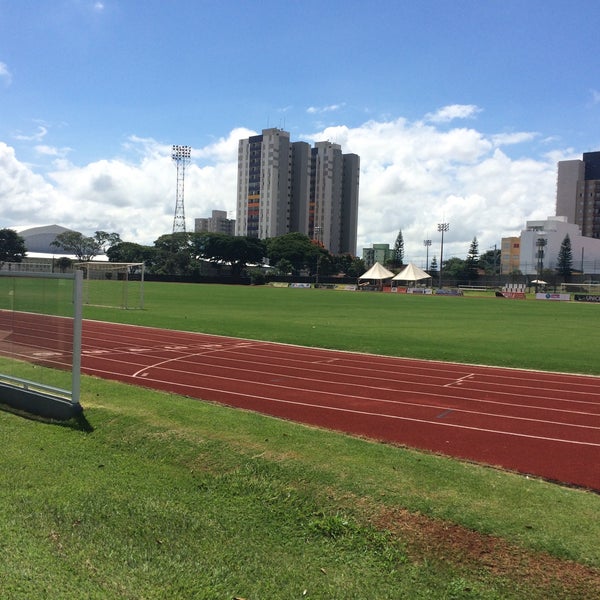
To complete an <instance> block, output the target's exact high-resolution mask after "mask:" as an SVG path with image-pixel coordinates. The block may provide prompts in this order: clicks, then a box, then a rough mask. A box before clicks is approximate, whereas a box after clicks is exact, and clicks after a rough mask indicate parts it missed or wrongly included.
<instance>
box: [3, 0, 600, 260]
mask: <svg viewBox="0 0 600 600" xmlns="http://www.w3.org/2000/svg"><path fill="white" fill-rule="evenodd" d="M598 31H600V4H599V3H598V2H597V0H543V1H542V0H452V1H450V0H413V1H412V2H408V1H405V0H373V1H372V2H368V3H366V2H359V1H357V0H343V1H342V0H330V1H329V2H322V1H315V0H303V1H301V2H300V1H294V0H287V1H285V2H284V1H281V0H279V1H277V0H261V1H260V2H258V1H255V2H252V1H249V0H248V1H246V0H237V1H230V0H219V1H209V0H193V1H187V2H184V1H183V0H172V1H165V0H98V1H95V0H18V1H17V0H0V228H3V227H26V226H38V225H50V224H58V225H62V226H65V227H69V228H72V229H75V230H77V231H80V232H81V233H83V234H84V235H93V233H94V232H95V231H99V230H102V231H109V232H116V233H119V234H120V235H121V238H122V239H123V240H125V241H130V242H137V243H140V244H152V243H153V241H154V240H156V239H157V238H158V237H159V236H160V235H163V234H165V233H171V231H172V229H173V217H174V210H175V199H176V182H177V180H176V167H175V165H174V164H173V162H172V160H171V158H170V150H171V145H172V144H180V145H189V146H191V147H192V162H191V164H190V165H189V166H188V167H187V169H186V176H185V213H186V225H187V229H188V231H190V230H193V226H194V218H199V217H208V216H210V214H211V211H212V210H226V211H227V212H228V215H229V217H230V218H235V206H236V183H237V182H236V178H237V145H238V140H239V139H241V138H245V137H248V136H249V135H253V134H255V133H260V131H261V130H262V129H264V128H269V127H279V128H282V129H285V130H286V131H289V132H290V134H291V138H292V140H293V141H301V140H302V141H307V142H310V143H313V142H315V141H321V140H329V141H332V142H335V143H339V144H341V145H342V149H343V151H344V152H353V153H356V154H358V155H360V157H361V175H360V200H359V218H358V245H357V254H358V255H359V256H360V255H361V254H362V248H364V247H369V246H371V244H373V243H389V244H390V245H391V246H393V244H394V242H395V240H396V236H397V234H398V232H399V231H402V236H403V239H404V245H405V261H407V262H408V261H412V262H415V263H416V264H419V265H424V263H425V258H426V254H425V253H426V251H425V247H424V244H423V241H424V240H425V239H431V240H432V245H431V247H430V249H429V260H431V258H432V257H433V256H437V257H438V260H439V253H440V250H441V248H440V242H441V238H440V233H439V232H438V228H437V225H438V224H439V223H448V224H449V231H448V232H447V233H445V234H444V258H447V257H449V256H459V257H461V258H464V257H465V256H466V254H467V252H468V250H469V246H470V244H471V241H472V240H473V238H477V241H478V244H479V251H480V253H483V252H485V251H487V250H490V249H493V248H494V247H496V246H497V247H498V248H499V247H500V240H501V238H502V237H505V236H509V235H519V232H520V231H521V230H522V229H523V228H524V227H525V223H526V221H528V220H536V219H545V218H546V217H548V216H551V215H554V214H555V196H556V168H557V167H556V164H557V162H558V161H559V160H567V159H574V158H581V154H582V153H583V152H590V151H597V150H600V77H599V74H600V61H599V60H598V56H597V49H598Z"/></svg>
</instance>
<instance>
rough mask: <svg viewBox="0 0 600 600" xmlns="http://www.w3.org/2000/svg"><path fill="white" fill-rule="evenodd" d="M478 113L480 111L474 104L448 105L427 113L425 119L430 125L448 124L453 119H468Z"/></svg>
mask: <svg viewBox="0 0 600 600" xmlns="http://www.w3.org/2000/svg"><path fill="white" fill-rule="evenodd" d="M480 112H481V109H480V108H479V107H478V106H475V105H474V104H450V105H448V106H444V107H442V108H440V109H438V110H437V111H436V112H434V113H428V114H427V115H425V119H426V120H427V121H430V122H431V123H448V122H450V121H453V120H454V119H469V118H471V117H474V116H475V115H476V114H477V113H480Z"/></svg>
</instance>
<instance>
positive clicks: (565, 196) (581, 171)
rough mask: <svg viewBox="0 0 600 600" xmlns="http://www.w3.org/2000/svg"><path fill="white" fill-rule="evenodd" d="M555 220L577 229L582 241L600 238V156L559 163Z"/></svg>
mask: <svg viewBox="0 0 600 600" xmlns="http://www.w3.org/2000/svg"><path fill="white" fill-rule="evenodd" d="M556 216H558V217H561V216H564V217H566V218H567V221H568V222H569V223H574V224H575V225H579V227H580V229H581V234H582V235H583V236H584V237H593V238H600V152H585V153H584V154H583V160H563V161H559V163H558V176H557V183H556Z"/></svg>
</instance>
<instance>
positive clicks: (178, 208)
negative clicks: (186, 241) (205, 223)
mask: <svg viewBox="0 0 600 600" xmlns="http://www.w3.org/2000/svg"><path fill="white" fill-rule="evenodd" d="M191 155H192V148H191V147H190V146H173V147H172V150H171V158H172V159H173V162H174V163H175V165H176V166H177V194H176V196H175V216H174V217H173V233H177V232H183V233H185V207H184V203H183V196H184V192H185V167H186V166H187V165H189V164H190V160H191Z"/></svg>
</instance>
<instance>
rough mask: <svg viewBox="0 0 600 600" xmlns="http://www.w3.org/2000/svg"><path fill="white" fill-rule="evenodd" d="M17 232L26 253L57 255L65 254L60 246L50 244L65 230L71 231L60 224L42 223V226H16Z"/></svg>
mask: <svg viewBox="0 0 600 600" xmlns="http://www.w3.org/2000/svg"><path fill="white" fill-rule="evenodd" d="M16 231H17V233H18V234H19V235H20V236H21V237H22V238H23V240H24V242H25V248H27V252H28V253H32V252H33V253H37V254H49V255H57V256H60V255H61V254H67V252H66V251H65V250H64V249H63V248H61V247H60V246H58V247H57V246H52V245H51V244H52V242H54V241H55V240H56V236H57V235H60V234H61V233H65V232H67V231H72V230H71V229H67V228H66V227H61V226H60V225H44V226H42V227H29V228H22V227H19V228H16Z"/></svg>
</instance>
